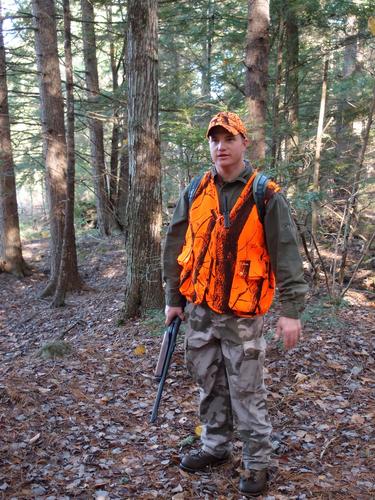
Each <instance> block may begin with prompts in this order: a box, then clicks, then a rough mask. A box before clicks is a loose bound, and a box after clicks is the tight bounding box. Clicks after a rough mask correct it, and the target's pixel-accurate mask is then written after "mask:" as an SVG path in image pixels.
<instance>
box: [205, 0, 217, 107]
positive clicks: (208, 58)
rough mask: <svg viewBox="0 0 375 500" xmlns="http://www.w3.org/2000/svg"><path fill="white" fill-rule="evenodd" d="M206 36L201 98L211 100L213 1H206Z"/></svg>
mask: <svg viewBox="0 0 375 500" xmlns="http://www.w3.org/2000/svg"><path fill="white" fill-rule="evenodd" d="M206 16H207V21H206V36H205V40H204V61H203V71H202V96H203V97H204V98H205V99H207V100H208V101H210V100H211V79H212V44H213V37H214V28H215V0H208V1H207V11H206Z"/></svg>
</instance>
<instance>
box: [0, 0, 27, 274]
mask: <svg viewBox="0 0 375 500" xmlns="http://www.w3.org/2000/svg"><path fill="white" fill-rule="evenodd" d="M1 271H5V272H9V273H12V274H15V275H16V276H18V277H23V276H25V275H27V274H30V268H29V266H28V265H27V264H26V262H25V261H24V260H23V257H22V246H21V237H20V227H19V220H18V206H17V194H16V180H15V175H14V164H13V153H12V142H11V135H10V119H9V106H8V85H7V72H6V58H5V47H4V36H3V13H2V5H1V1H0V272H1Z"/></svg>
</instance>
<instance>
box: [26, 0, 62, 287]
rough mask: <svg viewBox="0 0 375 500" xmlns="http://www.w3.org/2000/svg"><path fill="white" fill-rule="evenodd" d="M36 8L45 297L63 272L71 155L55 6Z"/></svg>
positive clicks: (38, 1)
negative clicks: (47, 263)
mask: <svg viewBox="0 0 375 500" xmlns="http://www.w3.org/2000/svg"><path fill="white" fill-rule="evenodd" d="M32 7H33V16H34V17H33V21H34V28H35V49H36V59H37V64H38V72H39V86H40V109H41V118H42V130H43V148H44V157H45V164H46V185H47V192H48V200H49V218H50V231H51V240H50V241H51V243H50V247H51V275H50V280H49V283H48V285H47V287H46V288H45V290H44V291H43V293H42V296H44V297H45V296H48V295H51V294H53V293H54V292H55V289H56V285H57V280H58V274H59V269H60V262H61V250H62V242H63V232H64V222H65V201H66V196H67V192H66V187H67V186H66V175H67V153H66V142H65V126H64V101H63V96H62V92H61V76H60V68H59V57H58V51H57V36H56V13H55V5H54V2H53V0H33V1H32Z"/></svg>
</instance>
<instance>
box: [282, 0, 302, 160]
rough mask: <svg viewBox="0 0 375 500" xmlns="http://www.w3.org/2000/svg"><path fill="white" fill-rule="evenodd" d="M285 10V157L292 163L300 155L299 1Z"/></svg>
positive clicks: (290, 0) (293, 1)
mask: <svg viewBox="0 0 375 500" xmlns="http://www.w3.org/2000/svg"><path fill="white" fill-rule="evenodd" d="M285 7H286V9H285V13H286V14H285V65H286V68H285V72H286V75H285V79H286V81H285V101H284V102H285V111H286V117H287V121H288V132H287V136H286V140H285V156H286V160H287V161H288V162H290V161H291V160H292V158H293V156H295V155H296V153H298V145H299V137H298V114H299V84H298V61H299V32H298V22H297V14H296V10H297V7H298V1H297V0H288V2H287V3H286V6H285Z"/></svg>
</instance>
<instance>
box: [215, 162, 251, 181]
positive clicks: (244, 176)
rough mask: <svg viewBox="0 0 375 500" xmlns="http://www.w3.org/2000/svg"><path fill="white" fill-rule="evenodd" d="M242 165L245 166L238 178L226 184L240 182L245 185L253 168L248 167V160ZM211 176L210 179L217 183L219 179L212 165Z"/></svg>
mask: <svg viewBox="0 0 375 500" xmlns="http://www.w3.org/2000/svg"><path fill="white" fill-rule="evenodd" d="M244 164H245V167H244V169H243V170H242V172H241V173H240V174H239V175H238V177H236V178H235V179H233V180H232V181H230V182H229V183H228V184H232V183H233V182H242V183H243V184H246V183H247V181H248V180H249V179H250V177H251V175H252V173H253V168H252V166H251V165H250V162H249V160H244ZM211 174H212V177H213V178H214V181H215V182H217V181H218V179H219V174H218V173H217V170H216V167H215V165H212V167H211Z"/></svg>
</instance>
